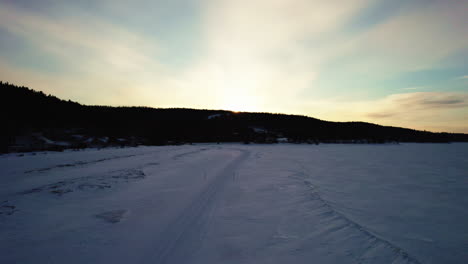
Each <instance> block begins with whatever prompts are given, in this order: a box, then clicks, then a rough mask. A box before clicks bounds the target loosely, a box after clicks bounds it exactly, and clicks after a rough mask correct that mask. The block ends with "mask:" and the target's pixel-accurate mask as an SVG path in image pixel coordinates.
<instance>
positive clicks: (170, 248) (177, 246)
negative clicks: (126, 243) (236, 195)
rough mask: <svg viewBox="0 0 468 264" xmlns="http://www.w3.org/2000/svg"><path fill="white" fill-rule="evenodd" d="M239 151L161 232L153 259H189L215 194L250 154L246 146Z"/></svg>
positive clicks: (205, 224)
mask: <svg viewBox="0 0 468 264" xmlns="http://www.w3.org/2000/svg"><path fill="white" fill-rule="evenodd" d="M240 153H241V155H240V156H239V157H237V158H235V159H234V160H233V161H232V162H231V163H230V164H229V165H228V166H226V168H225V169H223V170H222V171H221V172H219V173H218V175H215V176H214V179H212V180H211V182H210V183H208V184H207V186H206V187H205V188H204V189H203V190H202V191H201V192H200V194H198V195H197V196H196V197H194V198H193V199H192V201H191V204H190V205H189V206H188V207H187V208H185V209H183V211H182V212H181V213H180V215H178V216H177V217H176V219H174V220H172V221H171V223H170V225H169V226H167V227H166V229H165V230H164V231H163V232H162V234H159V235H158V241H157V242H156V243H155V246H156V247H155V254H154V257H150V258H149V259H151V261H152V262H153V263H161V264H165V263H189V262H190V261H189V257H190V256H191V254H192V253H193V252H194V251H195V250H196V249H197V247H198V246H199V244H200V242H201V240H202V236H203V232H204V229H205V228H206V227H207V225H208V224H209V222H210V217H211V213H210V209H211V208H210V207H212V206H213V205H214V203H216V195H217V194H218V193H220V192H222V191H223V189H224V186H225V185H226V183H227V182H228V181H230V180H231V181H232V180H234V179H235V174H236V169H237V168H238V166H239V165H240V164H241V163H242V162H243V161H244V160H245V159H246V158H247V157H248V154H249V152H247V151H245V150H241V151H240ZM179 156H180V155H179ZM144 261H145V262H146V261H147V259H146V258H145V260H144Z"/></svg>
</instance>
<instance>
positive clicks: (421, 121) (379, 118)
mask: <svg viewBox="0 0 468 264" xmlns="http://www.w3.org/2000/svg"><path fill="white" fill-rule="evenodd" d="M360 109H361V111H360V115H362V117H363V120H368V121H371V122H377V123H383V124H390V125H398V126H406V127H412V128H419V129H429V130H433V129H437V130H438V131H440V129H441V128H443V127H445V129H444V130H445V131H456V129H459V128H458V127H459V126H460V125H459V124H462V123H464V120H466V118H467V117H468V93H466V92H416V93H406V94H393V95H390V96H387V97H385V98H383V99H380V100H377V101H374V102H367V103H364V102H362V103H361V105H360ZM458 131H460V130H458ZM460 132H468V131H466V130H461V131H460Z"/></svg>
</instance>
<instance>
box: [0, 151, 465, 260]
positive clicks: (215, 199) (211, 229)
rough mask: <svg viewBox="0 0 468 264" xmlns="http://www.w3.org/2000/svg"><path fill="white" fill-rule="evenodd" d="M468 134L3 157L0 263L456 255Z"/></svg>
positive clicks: (461, 247) (459, 256)
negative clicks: (450, 138)
mask: <svg viewBox="0 0 468 264" xmlns="http://www.w3.org/2000/svg"><path fill="white" fill-rule="evenodd" d="M467 172H468V144H463V143H457V144H399V145H347V144H346V145H340V144H321V145H292V144H280V145H278V144H276V145H241V144H220V145H209V144H201V145H187V146H164V147H137V148H112V149H111V148H109V149H101V150H97V149H88V150H84V151H65V152H58V153H54V152H43V153H27V154H25V155H22V156H21V155H15V154H8V155H2V156H0V177H1V179H2V181H1V182H0V263H2V264H3V263H5V264H6V263H377V264H378V263H464V262H466V260H467V259H468V251H467V250H466V248H467V246H468V225H467V224H466V219H468V196H467V195H466V194H467V193H468V175H467Z"/></svg>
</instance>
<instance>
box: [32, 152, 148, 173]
mask: <svg viewBox="0 0 468 264" xmlns="http://www.w3.org/2000/svg"><path fill="white" fill-rule="evenodd" d="M139 155H144V154H139ZM139 155H135V154H133V155H124V156H114V157H109V158H102V159H97V160H90V161H77V162H74V163H65V164H58V165H55V166H52V167H47V168H39V169H33V170H28V171H25V172H24V173H33V172H44V171H49V170H53V169H58V168H67V167H77V166H84V165H88V164H95V163H99V162H103V161H108V160H114V159H125V158H130V157H135V156H139Z"/></svg>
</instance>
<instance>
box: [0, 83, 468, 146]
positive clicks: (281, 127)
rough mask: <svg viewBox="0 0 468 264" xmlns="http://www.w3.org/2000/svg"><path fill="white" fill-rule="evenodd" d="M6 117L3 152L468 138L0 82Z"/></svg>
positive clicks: (453, 139) (462, 139)
mask: <svg viewBox="0 0 468 264" xmlns="http://www.w3.org/2000/svg"><path fill="white" fill-rule="evenodd" d="M0 94H1V98H2V101H3V102H2V104H1V108H2V113H4V114H3V117H4V118H5V119H6V120H5V122H6V128H4V129H3V132H2V134H3V135H2V139H1V151H2V152H6V151H22V150H33V149H50V148H62V147H63V148H66V147H74V148H78V147H88V146H101V145H102V146H106V145H128V144H132V145H135V144H147V145H155V144H177V143H192V142H246V143H247V142H257V143H273V142H277V141H281V142H284V141H288V142H296V143H302V142H307V143H323V142H325V143H326V142H340V143H383V142H453V141H468V135H467V134H453V133H431V132H426V131H417V130H412V129H405V128H398V127H387V126H380V125H376V124H370V123H364V122H328V121H323V120H319V119H315V118H311V117H306V116H297V115H284V114H270V113H233V112H230V111H223V110H197V109H185V108H170V109H160V108H149V107H109V106H88V105H81V104H79V103H76V102H72V101H65V100H61V99H59V98H57V97H55V96H52V95H46V94H44V93H43V92H38V91H34V90H32V89H29V88H26V87H18V86H15V85H12V84H8V83H3V82H0Z"/></svg>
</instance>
